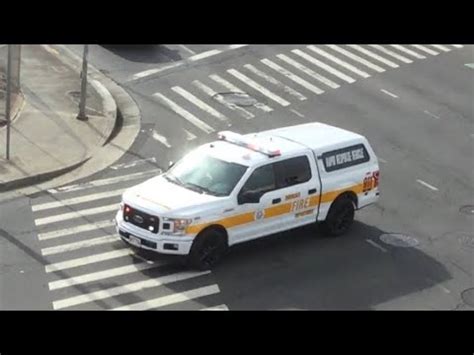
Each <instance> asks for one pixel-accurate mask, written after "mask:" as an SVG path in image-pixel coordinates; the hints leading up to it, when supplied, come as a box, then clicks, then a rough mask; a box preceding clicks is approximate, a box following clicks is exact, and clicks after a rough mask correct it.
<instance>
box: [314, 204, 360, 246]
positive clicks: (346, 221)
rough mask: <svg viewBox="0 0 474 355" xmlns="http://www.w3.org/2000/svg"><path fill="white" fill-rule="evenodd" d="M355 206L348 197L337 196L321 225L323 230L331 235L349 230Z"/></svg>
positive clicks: (341, 233)
mask: <svg viewBox="0 0 474 355" xmlns="http://www.w3.org/2000/svg"><path fill="white" fill-rule="evenodd" d="M354 214H355V206H354V202H353V201H352V200H351V199H350V198H348V197H340V198H337V199H336V200H335V201H334V202H333V204H332V206H331V208H330V209H329V212H328V215H327V217H326V220H325V221H324V222H323V224H322V226H323V229H324V232H325V233H326V234H327V235H329V236H332V237H337V236H340V235H343V234H345V233H347V232H348V231H349V229H350V228H351V226H352V224H353V222H354Z"/></svg>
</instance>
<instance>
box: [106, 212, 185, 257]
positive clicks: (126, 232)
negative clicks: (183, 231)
mask: <svg viewBox="0 0 474 355" xmlns="http://www.w3.org/2000/svg"><path fill="white" fill-rule="evenodd" d="M115 227H116V229H117V233H118V234H119V235H120V238H121V239H122V240H123V241H125V242H126V243H127V244H129V245H133V246H135V247H139V248H141V249H146V250H152V251H154V252H157V253H161V254H171V255H188V254H189V252H190V250H191V245H192V243H193V239H192V238H191V237H186V236H183V237H173V236H167V235H160V234H155V235H153V236H150V234H152V233H150V232H148V231H146V230H143V229H141V228H138V227H136V226H134V225H133V224H130V223H127V222H125V221H124V220H123V215H122V212H121V211H118V212H117V215H116V216H115ZM130 236H133V237H136V238H139V239H140V245H139V246H137V245H135V244H132V243H131V242H130Z"/></svg>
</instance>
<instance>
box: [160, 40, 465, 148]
mask: <svg viewBox="0 0 474 355" xmlns="http://www.w3.org/2000/svg"><path fill="white" fill-rule="evenodd" d="M463 47H464V46H463V45H416V44H414V45H376V44H371V45H307V46H301V47H298V48H290V49H288V53H275V54H274V55H272V56H269V57H268V58H254V59H252V60H253V62H251V63H243V64H242V65H239V67H236V66H235V65H234V66H233V67H231V68H221V69H219V70H220V72H218V73H216V72H214V73H213V72H210V73H208V75H207V76H206V77H204V78H201V77H200V78H199V79H195V80H191V81H190V82H189V83H188V84H184V85H183V84H181V85H180V86H171V87H170V88H169V90H167V89H163V90H161V91H160V92H156V93H153V94H152V97H153V98H154V99H156V100H157V101H158V102H159V103H160V104H161V105H162V106H163V107H165V108H167V109H168V110H169V111H171V112H173V113H174V114H176V115H177V116H178V117H180V118H181V119H184V121H185V122H184V127H186V137H189V136H190V135H192V136H194V137H196V135H199V134H202V133H204V134H210V133H214V132H216V131H218V130H221V129H226V128H227V127H230V126H231V125H232V122H233V120H241V119H242V118H244V119H248V120H251V119H256V118H258V117H261V116H262V115H267V114H269V115H272V114H274V112H275V110H281V109H288V110H292V107H291V106H292V105H296V104H299V103H301V102H303V101H306V100H308V99H310V98H311V96H312V95H322V94H325V93H328V92H331V91H333V90H337V89H339V88H341V87H343V86H345V85H347V84H352V83H355V82H357V81H358V80H363V79H370V78H371V77H374V76H375V75H381V74H383V73H386V72H387V71H389V70H391V69H397V68H401V67H402V66H404V65H408V64H412V63H416V62H418V61H423V60H427V59H429V58H431V57H435V56H438V55H440V54H442V53H447V52H451V51H453V50H456V49H461V48H463ZM227 94H240V95H247V96H248V97H250V98H253V99H254V100H253V101H252V103H251V104H248V103H247V104H239V102H236V101H235V96H234V97H233V99H229V96H228V95H227ZM165 138H166V137H165ZM166 142H168V141H166ZM166 147H167V148H172V145H171V144H166Z"/></svg>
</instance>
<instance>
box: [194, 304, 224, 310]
mask: <svg viewBox="0 0 474 355" xmlns="http://www.w3.org/2000/svg"><path fill="white" fill-rule="evenodd" d="M228 310H229V307H227V306H226V305H225V304H220V305H218V306H214V307H208V308H203V309H201V311H228Z"/></svg>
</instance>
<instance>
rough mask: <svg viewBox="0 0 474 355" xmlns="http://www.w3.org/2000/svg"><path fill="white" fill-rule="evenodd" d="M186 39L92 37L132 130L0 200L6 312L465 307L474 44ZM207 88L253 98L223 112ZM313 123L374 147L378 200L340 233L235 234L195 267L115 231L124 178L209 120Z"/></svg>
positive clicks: (163, 161)
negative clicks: (136, 130)
mask: <svg viewBox="0 0 474 355" xmlns="http://www.w3.org/2000/svg"><path fill="white" fill-rule="evenodd" d="M185 47H186V48H187V49H188V50H186V49H184V48H183V47H181V46H178V45H175V46H164V47H160V46H158V47H156V48H152V49H150V48H121V49H116V48H109V47H102V46H93V47H92V48H91V52H90V53H91V57H90V61H91V63H92V64H93V65H95V66H96V67H97V68H98V69H100V70H102V71H103V72H104V73H106V74H108V75H110V76H111V77H112V78H114V79H115V80H116V81H118V82H119V83H120V84H122V85H123V86H124V87H125V88H126V89H127V90H128V91H129V92H130V93H131V95H132V96H133V98H134V99H135V100H136V102H137V104H138V105H139V107H140V110H141V113H142V130H141V133H140V135H139V137H138V138H137V140H136V142H135V143H134V145H133V146H132V148H131V149H130V151H129V152H128V153H127V154H125V155H124V157H123V158H122V159H121V160H120V161H119V162H117V163H116V164H114V166H112V167H109V168H108V169H106V170H104V171H101V172H99V173H97V174H96V175H95V176H93V177H91V178H89V179H87V180H86V181H79V182H77V185H75V186H66V187H65V188H64V189H62V190H54V191H49V192H48V193H45V194H39V195H37V196H33V197H32V198H27V197H25V198H23V199H17V200H14V201H10V202H8V203H3V204H0V211H1V212H2V213H1V214H0V222H1V229H0V232H1V233H2V235H4V236H5V238H4V239H3V241H2V243H4V244H3V246H5V247H2V248H1V250H2V253H5V254H4V255H2V259H1V260H2V270H4V272H2V274H1V275H0V277H1V279H0V280H2V282H1V283H0V285H2V304H1V305H0V306H1V307H2V308H3V309H5V308H7V309H8V308H10V309H11V308H30V307H34V308H46V309H51V308H55V309H111V308H118V307H122V306H127V305H128V306H130V305H133V307H139V308H140V307H143V308H155V307H161V308H160V309H201V308H205V307H216V306H217V307H220V308H224V309H227V308H228V309H231V310H232V309H472V304H471V305H469V304H468V303H469V302H471V301H470V300H469V299H468V298H469V296H468V297H465V299H463V298H462V297H461V294H462V292H463V291H465V290H467V289H469V288H472V287H474V281H473V271H474V268H473V261H474V258H473V250H474V249H473V248H474V214H472V213H471V212H470V211H472V210H473V208H467V209H466V210H467V213H463V212H461V210H460V209H461V208H462V207H463V206H469V205H471V206H472V205H474V172H473V169H474V164H473V160H472V156H473V153H474V126H473V93H474V90H473V89H474V88H473V85H474V81H473V74H474V70H473V69H472V68H471V67H470V66H466V64H469V63H474V49H473V47H472V46H464V47H462V48H461V47H459V46H453V45H445V46H441V47H439V46H423V47H421V48H420V47H414V46H407V45H404V46H403V47H393V46H387V45H384V46H383V47H381V48H374V47H370V46H362V48H361V47H357V48H354V47H350V46H338V47H328V46H321V45H318V46H314V47H311V48H309V47H308V46H302V45H299V46H296V45H295V46H256V45H251V46H244V47H240V48H229V46H203V47H199V46H185ZM73 49H74V50H76V51H78V52H80V48H79V47H76V48H73ZM214 49H218V50H219V51H220V53H217V54H215V55H212V56H208V57H205V58H202V59H197V60H193V59H192V58H193V57H194V58H196V57H195V56H196V55H199V54H200V53H206V52H210V51H213V50H214ZM407 50H408V51H407ZM173 51H176V52H173ZM387 51H390V52H387ZM172 53H173V54H172ZM421 57H424V58H421ZM170 63H171V64H172V65H175V66H174V67H169V68H168V69H167V68H166V67H167V66H169V65H170ZM173 63H175V64H173ZM176 63H179V64H176ZM301 65H304V67H301ZM163 68H164V69H163ZM281 68H283V71H285V70H286V71H285V72H284V73H283V74H282V72H283V71H282V69H281ZM308 69H309V70H308ZM150 70H151V71H150ZM229 70H230V71H229ZM137 73H145V74H141V75H138V76H137ZM147 73H148V74H147ZM242 74H243V75H244V76H242ZM295 75H296V76H297V77H295ZM321 76H324V77H321ZM222 79H223V80H224V81H223V80H222ZM248 79H251V80H252V81H249V80H248ZM274 79H276V80H278V83H275V81H274ZM227 82H228V83H230V85H229V84H228V83H227ZM255 83H258V84H259V85H260V86H256V85H255ZM262 87H263V88H264V89H266V90H270V92H269V91H266V90H262ZM207 88H211V89H212V91H213V92H211V94H213V93H225V92H230V91H239V90H242V91H244V92H246V93H247V94H248V95H250V97H252V98H254V99H255V100H256V101H258V102H259V103H260V104H259V105H254V106H250V107H245V108H242V107H240V108H235V107H231V108H229V107H228V106H224V105H223V104H222V103H219V102H217V101H216V100H215V97H214V98H212V97H211V96H209V89H207ZM322 91H324V92H322ZM191 95H192V96H191ZM196 99H198V100H196ZM170 100H171V101H172V103H174V105H173V104H171V105H170ZM287 103H288V105H287ZM176 105H178V106H179V108H180V109H181V111H178V113H176V112H175V110H174V109H176ZM182 109H184V110H186V111H187V112H188V114H186V113H185V114H183V111H182ZM183 115H184V116H183ZM195 118H197V119H199V122H196V120H195ZM193 120H194V121H193ZM312 121H320V122H325V123H329V124H333V125H336V126H340V127H343V128H346V129H350V130H353V131H356V132H360V133H362V134H364V135H366V136H367V137H368V139H369V140H370V141H371V143H372V145H373V147H374V149H375V151H376V153H377V154H378V156H379V157H380V161H381V191H382V194H381V199H380V201H379V203H377V205H374V206H371V207H368V208H366V209H364V210H361V211H359V212H358V214H357V215H356V218H357V223H356V224H355V226H354V229H353V231H352V233H350V235H347V236H345V237H341V238H336V239H331V238H324V237H322V235H321V234H320V233H319V231H318V230H317V229H316V228H314V227H305V228H301V229H298V230H294V231H289V232H285V233H281V234H279V235H275V236H271V237H268V238H265V239H262V240H257V241H254V242H250V243H247V244H244V245H240V246H236V247H235V248H233V249H232V251H231V253H230V255H229V256H228V257H227V259H226V260H225V261H224V262H223V263H222V264H221V265H219V266H218V267H217V268H216V269H215V270H213V271H212V272H211V273H209V274H203V275H201V274H195V273H188V272H187V271H186V270H185V269H183V268H182V266H181V265H180V264H179V261H177V260H174V259H173V258H171V259H169V258H164V257H162V256H157V255H153V254H150V253H141V254H140V255H139V257H137V256H135V255H129V254H128V253H127V252H126V250H128V249H126V248H124V246H123V244H121V242H120V241H117V240H116V239H114V238H112V237H110V236H109V235H110V234H111V233H113V228H112V227H111V225H110V220H111V218H112V217H113V214H114V210H113V208H115V206H116V203H117V202H118V201H119V193H120V191H121V190H122V189H124V188H125V187H127V186H132V185H134V184H136V183H138V182H139V181H142V180H144V179H146V178H147V177H148V176H151V174H154V173H156V169H160V168H163V167H165V166H167V164H168V161H170V160H176V159H177V158H179V157H180V156H181V155H182V154H184V153H185V152H186V151H188V150H189V149H192V148H193V147H195V146H197V145H199V144H202V143H204V142H208V141H211V140H213V139H214V137H215V134H216V132H217V131H219V130H226V129H232V130H235V131H237V132H241V133H247V132H252V131H259V130H263V129H270V128H274V127H280V126H285V125H292V124H298V123H306V122H312ZM104 179H105V180H104ZM58 201H61V203H58ZM108 206H111V207H108ZM107 222H109V224H108V223H107ZM387 234H401V235H403V236H404V237H403V238H402V239H401V238H400V237H398V239H395V242H397V241H398V243H399V244H398V245H394V244H393V243H390V240H388V239H386V238H389V237H390V236H388V237H387ZM401 241H402V242H404V243H401ZM20 242H21V243H22V244H21V243H20ZM400 243H401V244H402V245H400ZM395 244H396V243H395ZM7 254H8V257H9V258H10V259H7V260H10V264H8V263H7V265H5V262H4V261H3V260H6V259H4V257H5V258H6V257H7ZM20 259H21V260H23V262H22V263H18V262H16V261H17V260H20ZM12 260H13V261H12ZM28 265H30V268H29V269H25V267H26V266H28ZM44 265H46V272H45V271H44V270H45V267H44ZM21 270H23V273H21V272H20V271H21ZM25 270H26V272H25ZM29 281H31V282H29ZM15 282H16V283H15ZM15 284H18V285H19V286H18V287H17V288H16V289H12V288H11V287H10V286H8V287H7V285H15ZM131 290H134V291H133V292H132V291H131ZM19 292H23V293H22V296H21V297H15V295H16V294H17V293H19ZM3 294H5V297H3ZM464 295H467V293H465V294H464ZM183 296H186V297H187V300H185V299H184V298H183ZM34 300H36V301H34ZM471 300H472V298H471Z"/></svg>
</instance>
